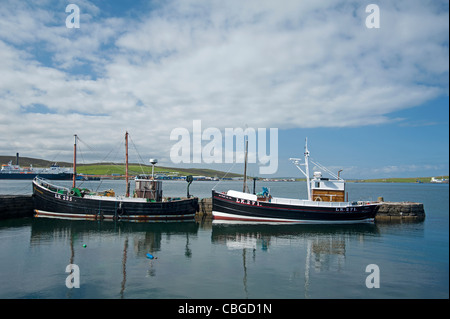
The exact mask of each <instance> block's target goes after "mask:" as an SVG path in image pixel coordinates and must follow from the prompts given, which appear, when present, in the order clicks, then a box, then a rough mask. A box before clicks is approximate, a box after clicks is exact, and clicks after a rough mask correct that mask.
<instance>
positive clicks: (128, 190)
mask: <svg viewBox="0 0 450 319" xmlns="http://www.w3.org/2000/svg"><path fill="white" fill-rule="evenodd" d="M125 180H126V183H127V185H126V195H125V196H126V197H129V196H130V187H129V185H128V132H125Z"/></svg>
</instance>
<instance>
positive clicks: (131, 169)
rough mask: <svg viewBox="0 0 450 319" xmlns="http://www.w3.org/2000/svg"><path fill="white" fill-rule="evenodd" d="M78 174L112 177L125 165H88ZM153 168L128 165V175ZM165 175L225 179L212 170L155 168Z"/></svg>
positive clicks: (146, 172)
mask: <svg viewBox="0 0 450 319" xmlns="http://www.w3.org/2000/svg"><path fill="white" fill-rule="evenodd" d="M77 172H78V173H80V174H88V175H112V174H125V165H124V164H86V165H79V166H77ZM151 172H152V167H151V166H149V165H137V164H130V165H128V173H129V174H130V175H136V174H151ZM157 173H164V174H167V175H176V174H178V175H181V176H185V175H194V176H209V177H219V178H221V177H223V176H224V175H225V173H224V172H221V171H216V170H212V169H201V168H189V169H187V168H173V167H160V166H155V174H157ZM239 176H242V175H239V174H233V173H229V174H227V177H239Z"/></svg>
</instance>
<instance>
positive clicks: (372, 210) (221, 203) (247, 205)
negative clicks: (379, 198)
mask: <svg viewBox="0 0 450 319" xmlns="http://www.w3.org/2000/svg"><path fill="white" fill-rule="evenodd" d="M304 155H305V159H304V160H305V163H303V164H300V161H301V160H300V159H297V158H291V160H292V161H293V163H294V164H295V165H296V166H297V168H298V169H299V170H300V171H301V172H302V173H303V174H304V175H305V177H306V183H307V189H308V199H304V200H302V199H291V198H281V197H272V196H271V195H270V194H269V192H268V191H267V190H266V191H265V192H262V193H259V194H250V193H246V192H244V191H243V192H240V191H235V190H229V191H228V192H226V193H225V192H216V191H215V190H212V214H213V217H214V220H215V221H239V222H265V223H361V222H373V221H374V218H375V215H376V212H377V210H378V204H377V203H370V202H348V201H345V194H346V193H345V181H344V180H343V179H342V178H341V177H339V176H336V175H334V174H333V173H332V172H330V171H328V170H327V169H326V168H324V167H322V166H319V165H320V164H318V163H314V164H316V165H318V166H319V167H322V169H325V170H327V171H328V172H329V173H330V174H331V175H332V176H333V177H334V179H330V178H323V177H322V174H321V173H320V172H315V173H314V178H313V179H310V178H309V151H308V145H307V143H306V145H305V154H304ZM300 166H305V168H304V169H303V168H301V167H300ZM245 178H246V176H244V185H245ZM244 190H245V186H244Z"/></svg>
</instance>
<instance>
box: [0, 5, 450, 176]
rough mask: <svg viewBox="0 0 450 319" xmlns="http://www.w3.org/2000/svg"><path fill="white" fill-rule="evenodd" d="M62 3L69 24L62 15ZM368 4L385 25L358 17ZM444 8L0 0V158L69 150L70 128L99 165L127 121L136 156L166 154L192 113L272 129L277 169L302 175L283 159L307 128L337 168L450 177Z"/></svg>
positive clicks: (208, 123) (220, 125)
mask: <svg viewBox="0 0 450 319" xmlns="http://www.w3.org/2000/svg"><path fill="white" fill-rule="evenodd" d="M71 3H73V4H76V5H77V6H78V7H79V8H80V28H72V29H69V28H67V27H66V23H65V22H66V17H67V16H68V15H69V13H66V12H65V8H66V6H67V5H68V4H71ZM370 3H376V4H377V5H378V6H379V9H380V28H377V29H376V28H373V29H368V28H367V27H366V24H365V21H366V18H367V16H368V15H369V13H367V12H366V11H365V8H366V6H367V5H368V4H370ZM448 12H449V9H448V1H424V0H413V1H411V0H408V1H406V0H405V1H377V2H367V3H365V2H361V1H348V0H346V1H336V0H333V1H331V0H321V1H312V0H304V1H300V0H292V1H288V0H286V1H282V2H280V1H270V0H267V1H256V0H255V1H253V0H245V1H237V0H235V1H234V0H233V1H213V0H208V1H206V0H172V1H169V0H166V1H86V0H83V1H75V0H73V1H56V0H40V1H13V0H2V1H1V6H0V74H1V76H0V107H1V110H2V112H1V114H0V134H1V137H0V155H14V154H15V153H16V152H19V153H20V154H21V155H22V156H29V157H38V158H45V159H49V160H59V161H70V160H71V150H72V146H71V144H72V136H73V134H78V135H79V136H80V138H81V139H82V140H83V141H84V142H86V143H87V144H88V145H89V146H88V147H85V148H84V151H85V152H86V153H85V154H83V159H84V160H85V161H86V162H96V161H101V160H104V159H105V156H106V154H111V153H114V154H115V151H111V150H112V149H114V148H115V147H117V146H118V145H119V146H120V145H121V143H122V141H123V135H124V132H125V131H126V130H128V131H129V132H130V134H131V137H132V139H133V145H136V147H137V149H138V151H139V156H136V157H135V158H132V159H131V160H135V161H137V160H138V159H139V157H141V158H144V159H146V158H150V157H153V158H154V157H156V158H158V159H159V161H160V164H161V165H166V166H177V165H175V164H174V163H173V161H172V159H171V157H170V151H171V148H172V147H173V146H174V143H175V142H174V141H173V140H170V134H171V132H172V131H173V130H174V129H176V128H186V129H188V130H190V131H192V125H193V121H195V120H201V121H202V128H204V129H206V128H217V129H218V130H220V131H221V132H224V130H225V129H226V128H240V127H241V128H245V127H250V128H255V129H257V128H267V129H269V128H277V129H278V145H277V146H278V147H277V150H278V170H277V172H276V173H274V174H273V175H275V176H298V171H297V169H296V168H295V167H294V166H293V165H292V164H291V163H290V162H289V160H288V159H289V157H299V156H301V155H302V152H303V146H304V139H305V137H308V143H309V149H310V151H311V156H312V158H314V159H315V160H317V161H318V162H320V163H322V164H324V165H325V166H328V167H330V168H331V169H332V170H335V171H337V170H338V169H343V170H344V171H343V173H342V174H343V176H344V177H346V178H376V177H414V176H439V175H448V167H449V161H448V154H449V148H448V147H449V139H448V134H449V133H448V131H449V124H448V122H449V121H448V120H449V114H448V110H449V90H448V87H449V83H448V78H449V77H448V69H449V64H448V59H449V49H448V39H449V22H448V21H449V15H448ZM81 147H83V145H81ZM120 147H121V146H120ZM107 160H108V159H107ZM180 165H182V166H183V167H186V166H187V167H207V168H213V169H221V170H224V171H227V170H228V169H230V167H231V166H230V164H206V163H200V164H180ZM241 166H242V165H239V164H236V165H234V166H233V168H232V170H233V171H235V172H240V171H242V167H241ZM250 174H258V165H257V164H253V165H251V166H250Z"/></svg>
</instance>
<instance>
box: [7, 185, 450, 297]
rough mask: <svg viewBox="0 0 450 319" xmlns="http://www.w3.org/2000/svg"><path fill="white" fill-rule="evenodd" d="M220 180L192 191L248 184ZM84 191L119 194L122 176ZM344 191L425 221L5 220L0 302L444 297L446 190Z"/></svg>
mask: <svg viewBox="0 0 450 319" xmlns="http://www.w3.org/2000/svg"><path fill="white" fill-rule="evenodd" d="M62 183H63V184H64V183H67V185H70V182H62ZM59 184H61V183H59ZM216 184H217V182H203V181H202V182H200V181H197V182H194V183H193V184H192V185H191V186H190V193H191V194H194V195H196V196H198V197H199V198H203V197H210V196H211V189H212V188H213V187H215V189H216V190H218V191H225V190H228V189H236V190H240V189H242V183H241V182H235V181H223V182H220V183H219V184H218V185H216ZM163 185H164V186H163V191H164V195H165V196H183V195H185V194H186V185H187V184H186V182H183V181H177V182H175V181H167V182H164V183H163ZM262 186H265V187H268V188H270V191H271V193H272V195H274V196H283V197H297V198H305V197H306V184H305V183H304V182H259V183H258V184H257V190H258V191H260V189H261V187H262ZM83 187H87V188H90V189H93V190H95V189H97V188H99V190H103V189H109V188H113V189H115V191H116V193H118V194H120V193H124V185H123V182H122V181H101V182H100V181H91V182H89V183H87V182H86V183H85V184H84V185H83ZM347 191H348V192H349V200H376V199H377V197H378V196H383V197H384V199H385V201H413V202H421V203H423V204H424V207H425V213H426V219H425V221H422V222H402V223H374V224H360V225H228V224H215V223H211V221H203V222H180V223H176V222H175V223H173V222H172V223H131V222H108V221H98V222H97V221H76V220H58V219H43V218H41V219H37V218H22V219H12V220H3V221H0V298H3V299H9V298H14V299H19V298H26V299H28V298H39V299H48V298H56V299H87V298H102V299H103V298H105V299H110V298H113V299H120V298H124V299H141V298H145V299H185V298H186V299H189V298H196V299H197V298H201V299H215V298H221V299H222V298H224V299H229V298H233V299H234V298H237V299H241V298H242V299H245V298H251V299H253V298H258V299H259V298H262V299H266V298H267V299H308V298H311V299H322V298H345V299H361V298H364V299H366V298H369V299H371V298H374V299H379V298H385V299H397V298H407V299H410V298H412V299H419V298H420V299H427V298H438V299H441V298H445V299H447V298H449V245H448V244H449V187H448V184H446V185H440V184H382V183H348V184H347ZM30 193H31V181H9V180H8V181H7V180H1V181H0V194H30ZM148 253H150V254H151V255H153V256H154V257H156V258H154V259H149V258H148V257H147V254H148ZM69 264H75V265H77V266H78V268H79V279H80V280H79V288H68V287H67V286H66V280H67V279H68V276H69V272H66V267H67V266H68V265H69ZM368 265H376V266H377V268H378V270H379V273H378V275H379V276H378V277H377V278H378V282H379V288H368V285H367V284H366V283H367V282H369V286H370V283H373V282H375V281H374V280H375V279H373V278H374V276H375V275H376V273H375V272H373V271H368V272H366V267H367V266H368ZM371 267H373V266H371ZM370 269H373V268H370Z"/></svg>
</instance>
